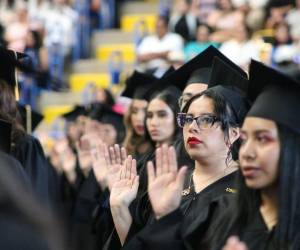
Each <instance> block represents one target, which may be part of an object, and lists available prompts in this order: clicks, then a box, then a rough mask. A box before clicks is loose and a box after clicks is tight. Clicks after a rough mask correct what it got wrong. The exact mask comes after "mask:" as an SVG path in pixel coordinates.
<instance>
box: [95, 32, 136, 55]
mask: <svg viewBox="0 0 300 250" xmlns="http://www.w3.org/2000/svg"><path fill="white" fill-rule="evenodd" d="M133 42H134V35H133V33H132V32H123V31H121V30H119V29H111V30H105V31H98V32H94V34H93V36H92V52H93V55H95V53H96V50H97V47H98V46H99V45H103V44H110V45H112V44H118V43H133Z"/></svg>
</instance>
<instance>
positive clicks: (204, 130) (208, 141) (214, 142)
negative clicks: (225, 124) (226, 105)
mask: <svg viewBox="0 0 300 250" xmlns="http://www.w3.org/2000/svg"><path fill="white" fill-rule="evenodd" d="M187 115H188V116H190V117H193V118H195V117H199V116H201V117H203V121H209V120H210V119H209V117H214V116H215V113H214V104H213V100H212V99H210V98H208V97H205V96H201V97H200V98H198V99H196V100H195V101H193V102H192V103H191V105H190V107H189V109H188V112H187ZM205 117H207V118H208V119H204V118H205ZM206 124H208V125H207V126H204V122H203V125H200V126H199V125H198V124H197V123H196V121H195V120H193V122H192V123H191V124H188V123H186V124H185V125H184V126H183V139H184V145H185V148H186V150H187V153H188V154H189V156H190V157H191V158H192V159H193V160H196V161H197V160H204V159H207V160H208V159H214V158H216V157H218V158H219V157H220V156H221V157H223V156H224V158H226V156H227V152H228V147H227V146H226V143H225V139H224V133H223V131H222V129H221V127H220V126H219V122H217V121H216V122H212V123H210V122H206Z"/></svg>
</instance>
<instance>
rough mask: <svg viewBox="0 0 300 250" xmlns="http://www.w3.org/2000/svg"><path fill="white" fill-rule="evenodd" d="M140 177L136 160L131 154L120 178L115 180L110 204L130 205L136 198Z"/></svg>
mask: <svg viewBox="0 0 300 250" xmlns="http://www.w3.org/2000/svg"><path fill="white" fill-rule="evenodd" d="M138 186H139V177H138V176H137V173H136V160H135V159H132V156H131V155H129V156H128V157H127V159H126V160H125V163H124V165H123V166H122V168H121V171H120V172H119V179H118V180H117V181H115V183H114V184H113V186H112V189H111V193H110V205H111V206H118V207H129V205H130V203H131V202H132V201H133V200H134V199H135V198H136V195H137V191H138Z"/></svg>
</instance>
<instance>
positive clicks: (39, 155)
mask: <svg viewBox="0 0 300 250" xmlns="http://www.w3.org/2000/svg"><path fill="white" fill-rule="evenodd" d="M12 155H13V156H14V157H15V158H16V159H17V160H18V161H19V162H20V163H21V165H22V166H23V167H24V170H25V172H26V173H27V175H28V177H29V179H30V181H31V183H32V186H33V188H34V190H35V191H36V193H37V194H38V197H39V198H40V199H41V200H42V201H43V202H44V203H46V204H50V191H49V186H50V184H49V182H50V181H51V180H50V177H49V173H48V171H49V164H48V162H47V159H46V157H45V155H44V151H43V148H42V146H41V144H40V142H39V141H38V140H37V139H36V138H34V137H32V136H30V135H24V136H23V137H22V138H20V139H19V140H18V142H17V143H16V145H15V147H13V149H12Z"/></svg>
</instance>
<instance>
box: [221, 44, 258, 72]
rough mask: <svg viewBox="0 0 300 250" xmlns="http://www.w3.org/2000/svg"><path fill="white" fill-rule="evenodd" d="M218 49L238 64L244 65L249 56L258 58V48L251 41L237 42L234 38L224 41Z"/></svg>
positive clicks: (247, 62)
mask: <svg viewBox="0 0 300 250" xmlns="http://www.w3.org/2000/svg"><path fill="white" fill-rule="evenodd" d="M220 51H221V52H222V53H223V54H224V55H225V56H227V57H228V58H229V59H230V60H232V61H233V62H234V63H236V64H237V65H239V66H242V67H244V66H246V65H248V64H249V63H250V61H251V58H253V59H255V60H259V48H258V46H257V45H256V44H255V43H254V42H253V41H247V42H245V43H239V42H238V41H236V40H229V41H227V42H224V43H223V44H222V46H221V47H220Z"/></svg>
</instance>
